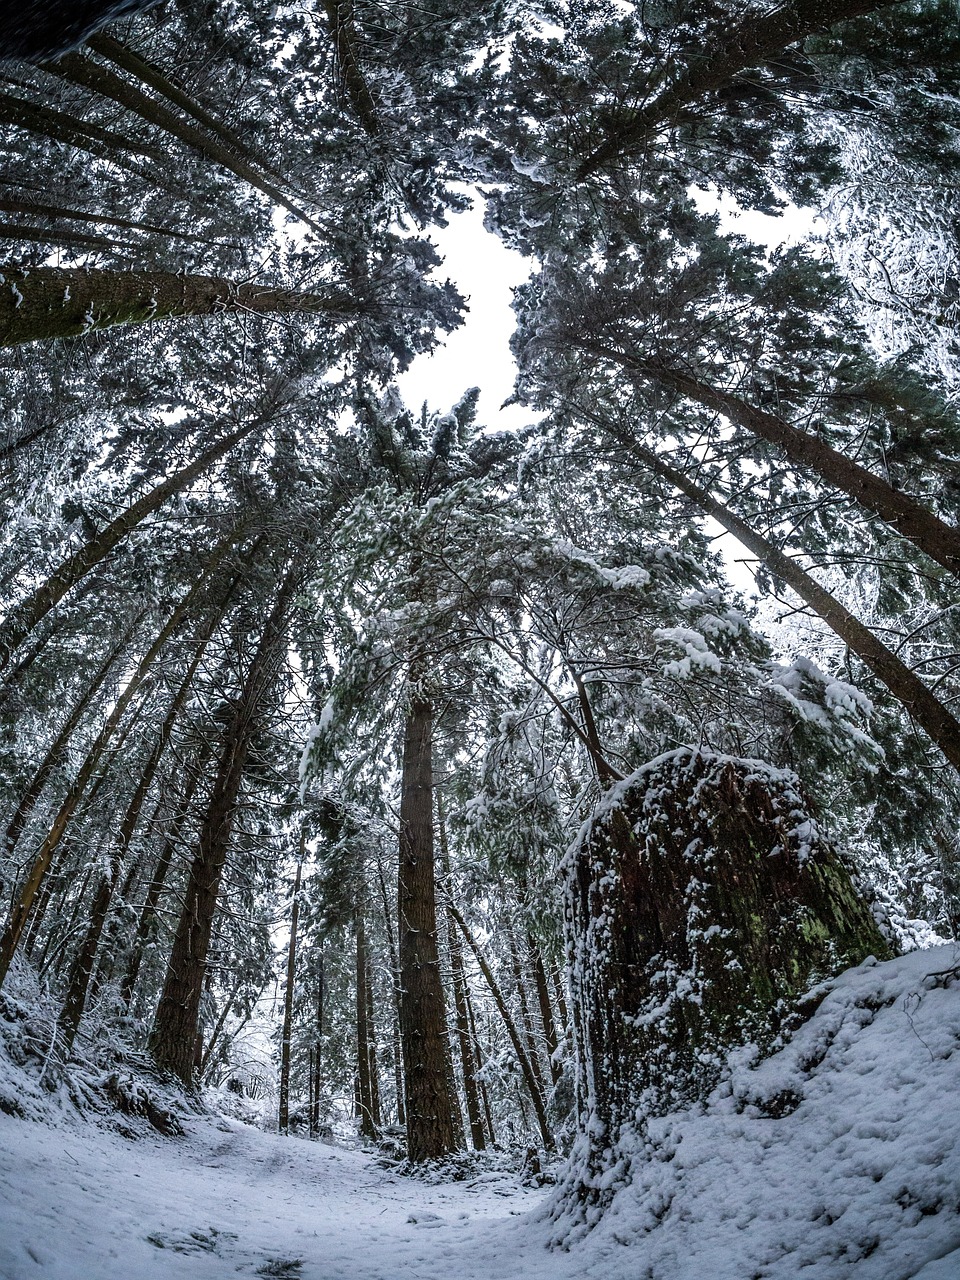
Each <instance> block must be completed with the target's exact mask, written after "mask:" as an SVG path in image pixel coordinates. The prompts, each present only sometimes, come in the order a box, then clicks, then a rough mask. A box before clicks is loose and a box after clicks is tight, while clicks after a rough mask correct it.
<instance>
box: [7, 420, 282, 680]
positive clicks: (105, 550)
mask: <svg viewBox="0 0 960 1280" xmlns="http://www.w3.org/2000/svg"><path fill="white" fill-rule="evenodd" d="M261 425H262V420H261V419H259V418H257V419H255V420H254V421H253V422H252V423H247V424H246V425H245V426H244V427H241V428H240V429H239V430H237V431H233V432H231V433H230V435H229V436H227V437H226V438H225V439H222V440H218V441H217V443H216V444H215V445H213V446H211V448H209V449H207V450H205V452H203V453H202V454H201V455H200V457H199V458H196V459H195V460H194V461H193V462H191V463H190V464H189V465H188V466H186V467H183V468H182V469H181V470H180V471H177V472H175V473H174V475H172V476H170V477H168V478H167V479H166V480H164V481H162V482H161V483H160V484H158V485H156V486H155V487H154V488H153V489H151V490H150V492H149V493H146V494H144V495H143V497H142V498H138V499H137V500H136V502H133V503H131V505H130V506H129V507H127V509H126V511H124V512H123V513H122V514H121V515H119V516H117V518H116V519H115V520H112V521H111V522H110V524H108V525H107V526H106V528H104V529H102V530H101V531H100V532H99V533H98V534H96V535H95V536H94V537H93V538H91V539H90V540H89V541H88V542H87V543H86V545H85V546H83V547H81V548H80V549H79V551H76V552H74V554H73V555H72V556H70V557H69V559H67V560H64V562H63V563H62V564H61V565H60V567H59V568H58V569H56V570H54V572H53V573H52V574H51V575H50V577H49V578H47V580H46V581H45V582H44V583H42V584H41V585H40V586H39V587H37V588H36V589H35V590H34V591H33V593H32V594H31V595H29V596H27V598H26V599H25V600H21V602H20V603H19V604H17V605H14V607H13V608H12V609H11V610H10V612H9V613H8V614H7V616H6V617H5V618H4V620H3V622H2V623H0V669H2V668H3V667H5V666H6V665H7V663H8V662H9V661H10V658H11V656H12V654H13V653H14V651H15V650H16V649H17V647H18V646H19V645H21V644H23V642H24V640H25V639H26V638H27V636H28V635H29V634H30V633H31V631H32V630H33V628H34V627H35V626H36V625H37V623H38V622H40V621H41V620H42V619H43V618H45V617H46V615H47V614H48V613H49V612H50V610H51V609H53V608H54V607H55V606H56V605H57V604H59V602H60V601H61V600H62V599H63V597H64V596H65V595H66V594H67V592H68V591H69V590H70V589H71V588H72V587H75V586H76V585H77V583H78V582H80V581H81V580H82V579H83V578H84V577H85V576H86V575H87V574H88V573H89V572H90V571H91V569H94V568H96V566H97V565H98V564H100V563H101V561H103V560H105V559H106V557H107V556H108V555H109V554H110V552H111V551H113V550H114V548H116V547H117V546H118V545H119V544H120V543H121V542H122V541H123V539H124V538H125V537H126V536H127V535H128V534H129V533H131V532H132V531H133V530H134V529H135V528H136V527H137V525H138V524H140V523H141V521H143V520H145V519H146V517H147V516H149V515H152V514H153V512H154V511H156V510H157V509H158V508H159V507H161V506H162V505H163V503H164V502H166V500H167V499H168V498H170V497H172V496H173V495H174V494H175V493H177V492H179V491H180V490H181V489H184V488H186V487H187V486H188V485H189V484H192V483H193V481H194V480H196V479H198V478H199V477H200V476H201V475H202V474H203V473H204V471H206V470H207V469H208V468H209V467H212V466H213V465H214V463H216V462H218V461H219V460H220V459H221V458H222V457H224V455H225V454H227V453H229V451H230V449H232V448H233V446H234V445H235V444H237V443H239V441H240V440H242V439H243V438H244V437H245V436H248V435H249V434H250V433H251V432H252V431H254V430H255V429H256V427H258V426H261ZM236 537H237V535H236V534H231V535H230V536H228V537H227V538H225V539H224V540H223V541H222V542H221V543H220V544H219V546H218V547H217V549H216V551H215V552H214V558H213V561H212V564H216V563H217V562H219V560H221V559H222V558H223V556H224V555H225V554H226V553H227V551H229V549H230V547H231V546H232V545H233V543H234V542H235V541H236Z"/></svg>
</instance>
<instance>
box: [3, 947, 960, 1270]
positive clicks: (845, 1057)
mask: <svg viewBox="0 0 960 1280" xmlns="http://www.w3.org/2000/svg"><path fill="white" fill-rule="evenodd" d="M821 997H822V998H821ZM818 998H820V1003H819V1005H818V1007H817V1009H816V1012H815V1013H814V1014H813V1015H812V1017H810V1019H809V1021H808V1022H806V1023H805V1024H804V1025H803V1026H802V1027H800V1028H799V1029H798V1030H797V1032H796V1033H795V1034H794V1036H793V1038H792V1039H791V1040H790V1041H789V1042H788V1043H787V1044H786V1045H785V1046H784V1048H783V1049H781V1050H780V1051H779V1052H778V1053H776V1054H773V1055H772V1056H771V1057H769V1058H766V1059H764V1060H761V1061H756V1060H755V1058H754V1055H753V1054H752V1053H750V1052H749V1051H744V1052H743V1053H740V1054H739V1055H735V1057H734V1058H733V1059H731V1062H730V1065H729V1077H728V1078H727V1079H726V1081H725V1082H724V1083H723V1084H721V1085H720V1086H719V1087H718V1088H717V1090H716V1091H715V1092H714V1094H713V1095H712V1097H711V1098H710V1100H709V1102H708V1103H707V1104H706V1106H704V1107H702V1108H699V1107H695V1108H692V1109H690V1110H688V1111H682V1112H674V1113H671V1114H669V1115H666V1116H663V1117H661V1118H659V1119H651V1120H650V1121H649V1122H648V1124H647V1126H646V1134H647V1139H646V1145H645V1146H641V1145H639V1144H638V1148H637V1152H636V1156H637V1159H636V1162H635V1165H634V1167H633V1169H632V1179H631V1180H630V1182H629V1185H626V1186H624V1187H623V1188H622V1189H621V1190H620V1191H619V1192H618V1193H617V1194H616V1195H615V1197H614V1200H613V1203H612V1205H611V1206H610V1208H609V1209H608V1210H607V1212H606V1213H605V1215H604V1216H603V1218H602V1220H601V1221H600V1223H599V1224H598V1225H597V1226H596V1227H595V1228H594V1229H593V1230H592V1231H590V1232H589V1233H585V1232H584V1230H583V1228H582V1226H581V1227H577V1226H575V1225H574V1223H573V1222H572V1221H571V1219H569V1218H566V1219H564V1220H562V1221H561V1222H550V1221H548V1220H547V1215H546V1214H545V1213H544V1212H543V1210H544V1208H545V1205H546V1203H547V1201H548V1198H549V1196H550V1190H549V1189H536V1188H530V1187H525V1186H523V1185H522V1184H521V1182H520V1180H519V1179H518V1176H517V1175H516V1174H514V1173H506V1172H496V1171H492V1170H488V1171H486V1172H483V1173H479V1174H478V1175H477V1176H475V1177H473V1178H472V1179H468V1180H466V1181H463V1182H445V1183H440V1184H428V1183H426V1182H425V1181H423V1180H421V1179H418V1178H408V1177H401V1176H399V1175H398V1174H397V1173H396V1172H394V1171H393V1170H392V1169H390V1168H385V1167H383V1166H382V1165H381V1164H378V1163H377V1161H376V1160H375V1159H374V1158H373V1157H372V1156H371V1155H370V1154H368V1153H366V1152H363V1151H358V1150H348V1149H345V1148H342V1147H334V1146H328V1145H325V1144H322V1143H316V1142H308V1141H305V1140H303V1139H299V1138H281V1137H279V1136H278V1135H276V1134H272V1133H264V1132H262V1131H261V1130H259V1129H256V1128H253V1127H251V1126H248V1125H245V1124H242V1123H241V1122H240V1121H238V1120H233V1119H227V1118H223V1117H220V1116H216V1115H210V1114H207V1115H204V1116H196V1115H192V1116H187V1117H186V1119H185V1125H186V1129H187V1133H186V1135H185V1136H183V1137H178V1138H161V1137H159V1136H158V1135H157V1134H156V1133H155V1132H154V1131H153V1130H147V1122H146V1121H142V1122H141V1127H142V1131H141V1136H140V1137H139V1138H137V1139H136V1140H132V1139H131V1138H127V1137H124V1136H123V1135H122V1133H121V1132H119V1131H118V1129H119V1127H120V1126H124V1127H126V1128H128V1129H129V1124H128V1121H127V1119H126V1118H120V1117H117V1116H114V1118H113V1119H112V1120H110V1119H107V1118H105V1117H101V1118H100V1119H99V1120H98V1121H97V1122H96V1123H91V1122H84V1121H81V1120H80V1119H79V1118H78V1116H77V1114H76V1112H75V1111H72V1110H71V1108H70V1104H69V1103H68V1102H67V1101H66V1099H65V1097H64V1092H63V1091H61V1092H60V1093H59V1094H53V1095H51V1094H42V1093H41V1092H40V1091H39V1090H38V1088H37V1085H36V1083H35V1077H32V1076H30V1075H28V1073H26V1072H25V1071H22V1070H20V1069H18V1068H13V1067H12V1066H8V1068H7V1076H6V1078H4V1077H3V1072H2V1070H0V1086H3V1088H5V1089H6V1093H4V1092H3V1091H2V1090H0V1103H2V1102H3V1101H4V1099H5V1098H6V1099H7V1105H8V1106H10V1105H11V1104H12V1102H13V1101H17V1102H18V1103H19V1105H20V1106H21V1107H22V1109H23V1111H24V1114H28V1113H29V1112H31V1111H32V1113H33V1116H34V1118H33V1119H30V1120H21V1119H14V1118H13V1117H11V1116H9V1115H5V1114H3V1113H2V1112H0V1280H225V1278H226V1277H228V1276H229V1277H243V1276H273V1277H281V1278H282V1277H286V1278H287V1280H797V1277H799V1276H803V1277H804V1280H960V1198H958V1188H960V1111H958V1109H957V1106H956V1098H957V1096H958V1095H960V948H958V946H957V944H955V943H954V944H949V945H946V946H941V947H936V948H933V949H931V950H927V951H915V952H912V953H911V954H909V955H906V956H902V957H900V958H899V959H896V960H890V961H886V962H884V963H881V964H878V963H877V962H876V961H874V960H872V959H870V960H868V961H866V962H864V964H863V965H860V966H858V967H857V968H856V969H850V970H848V971H847V972H846V973H844V974H843V975H842V976H841V977H839V978H837V979H836V980H834V981H833V982H832V983H830V984H827V985H825V986H824V987H823V988H821V989H820V990H819V992H818ZM0 1065H2V1064H0ZM31 1080H33V1083H32V1084H31ZM57 1108H59V1110H58V1109H57ZM50 1121H54V1123H51V1122H50ZM144 1130H146V1131H147V1132H146V1133H145V1135H144V1134H143V1131H144ZM556 1232H559V1233H560V1235H561V1237H562V1238H563V1240H564V1243H565V1244H568V1245H569V1246H570V1247H569V1251H564V1250H558V1249H554V1250H550V1249H549V1248H547V1247H546V1246H547V1241H548V1239H549V1237H550V1235H551V1234H553V1233H556Z"/></svg>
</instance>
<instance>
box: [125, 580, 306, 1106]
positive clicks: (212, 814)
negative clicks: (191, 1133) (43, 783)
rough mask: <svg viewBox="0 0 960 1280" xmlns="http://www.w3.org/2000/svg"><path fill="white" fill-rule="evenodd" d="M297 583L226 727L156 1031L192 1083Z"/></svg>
mask: <svg viewBox="0 0 960 1280" xmlns="http://www.w3.org/2000/svg"><path fill="white" fill-rule="evenodd" d="M295 582H296V575H295V573H293V572H291V573H289V574H288V575H287V577H286V579H285V580H284V582H283V585H282V586H281V588H280V590H279V592H278V594H277V598H276V601H275V603H274V606H273V609H272V611H271V613H270V615H269V617H268V618H267V620H266V623H265V625H264V629H263V632H262V634H261V636H260V640H259V643H258V644H257V648H256V650H255V652H254V654H253V657H252V659H251V662H250V666H249V668H248V670H247V674H246V677H245V679H244V682H243V685H242V687H241V689H240V693H239V695H238V697H237V699H236V702H235V705H234V710H233V714H232V715H231V717H230V720H229V723H228V725H227V728H226V731H225V733H224V737H223V743H222V746H221V750H220V758H219V760H218V762H217V771H216V776H215V777H214V781H213V786H212V789H211V793H210V798H209V801H208V805H207V811H206V814H205V815H204V819H203V823H202V825H201V828H200V833H199V837H198V841H197V851H196V854H195V856H194V859H193V863H192V865H191V867H190V873H189V876H188V879H187V885H186V889H185V893H184V900H183V909H182V911H181V913H180V922H179V924H178V926H177V932H176V935H175V937H174V941H173V949H172V951H171V954H170V960H169V963H168V966H167V974H166V979H165V981H164V986H163V992H162V994H161V996H160V1003H159V1005H158V1006H157V1013H156V1017H155V1019H154V1024H153V1030H152V1032H151V1035H150V1051H151V1053H152V1054H153V1058H154V1061H155V1062H156V1064H157V1067H158V1068H159V1070H161V1071H164V1072H169V1073H170V1074H172V1075H174V1076H176V1077H178V1079H179V1080H180V1081H181V1082H182V1083H183V1084H184V1085H185V1086H186V1087H187V1088H189V1089H192V1088H193V1087H194V1068H195V1046H196V1040H197V1034H198V1028H199V1020H200V1001H201V997H202V994H203V981H204V978H205V976H206V971H207V952H208V951H209V948H210V939H211V937H212V934H213V923H214V919H215V917H216V911H217V903H218V899H219V895H220V881H221V878H222V876H223V869H224V866H225V864H226V859H227V852H228V850H229V847H230V838H231V836H232V834H233V824H234V820H235V818H236V812H237V804H238V801H239V798H240V787H241V784H242V782H243V774H244V769H245V767H246V763H247V756H248V754H249V751H250V745H251V742H252V740H253V737H254V735H255V733H256V731H257V728H258V725H259V723H260V719H261V716H262V714H263V713H264V711H265V708H266V702H267V695H268V692H269V690H270V688H271V686H272V684H273V680H274V678H275V676H276V672H277V668H278V666H279V664H280V660H281V657H282V650H283V638H284V634H285V620H286V615H287V610H288V608H289V604H290V598H291V596H292V594H293V589H294V585H295Z"/></svg>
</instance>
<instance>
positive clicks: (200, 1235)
mask: <svg viewBox="0 0 960 1280" xmlns="http://www.w3.org/2000/svg"><path fill="white" fill-rule="evenodd" d="M236 1238H237V1237H236V1236H235V1235H234V1233H233V1232H232V1231H218V1230H217V1228H216V1227H208V1228H207V1230H206V1231H186V1232H183V1233H181V1234H179V1235H177V1234H174V1235H162V1234H161V1233H160V1232H159V1231H155V1232H154V1233H153V1235H149V1236H147V1240H148V1241H149V1242H150V1244H152V1245H154V1247H155V1248H157V1249H172V1250H173V1252H174V1253H219V1252H220V1250H221V1248H222V1246H223V1245H229V1244H230V1243H231V1242H232V1241H234V1240H236Z"/></svg>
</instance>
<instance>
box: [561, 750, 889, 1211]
mask: <svg viewBox="0 0 960 1280" xmlns="http://www.w3.org/2000/svg"><path fill="white" fill-rule="evenodd" d="M567 867H568V873H567V884H566V905H565V918H566V921H567V927H568V948H569V954H570V957H571V974H572V978H571V981H572V984H573V985H572V994H573V1003H574V1039H575V1045H576V1070H577V1094H578V1111H579V1123H580V1131H581V1133H582V1134H583V1135H584V1142H583V1143H581V1144H579V1145H578V1150H577V1156H576V1157H575V1159H574V1162H573V1163H572V1165H571V1167H570V1174H569V1176H570V1178H571V1183H572V1184H573V1185H574V1188H575V1194H576V1196H577V1197H578V1198H579V1199H581V1200H585V1201H586V1202H587V1203H590V1204H592V1205H594V1206H598V1207H602V1206H603V1205H604V1204H605V1203H607V1202H608V1201H609V1199H610V1197H611V1195H612V1194H613V1183H612V1178H611V1172H612V1170H613V1169H614V1168H615V1166H616V1164H617V1162H618V1160H620V1159H621V1158H623V1157H624V1156H625V1155H626V1154H627V1153H628V1152H632V1151H636V1149H637V1148H636V1146H635V1144H636V1143H637V1141H638V1137H637V1129H638V1123H639V1121H640V1120H641V1117H642V1116H643V1115H647V1116H649V1115H658V1114H663V1113H664V1112H666V1111H670V1110H673V1109H676V1108H678V1107H683V1106H688V1105H690V1104H691V1103H692V1102H694V1101H695V1100H697V1099H701V1098H703V1097H705V1096H706V1095H707V1094H708V1093H709V1091H710V1090H711V1089H712V1088H713V1087H714V1086H715V1085H716V1083H717V1081H718V1079H719V1078H720V1075H721V1074H722V1071H723V1068H724V1065H725V1062H726V1057H727V1054H728V1053H729V1051H730V1050H732V1049H734V1048H737V1047H739V1046H741V1045H747V1044H751V1045H757V1046H759V1048H760V1049H761V1051H769V1050H770V1049H771V1048H772V1047H773V1046H774V1045H775V1043H776V1037H777V1035H778V1033H779V1032H780V1031H781V1030H782V1029H783V1027H784V1025H785V1022H786V1019H787V1018H788V1017H789V1016H790V1015H791V1014H793V1013H794V1011H795V1010H796V1008H797V1005H798V1002H799V1001H800V999H801V997H802V996H803V995H804V994H805V993H806V992H807V991H809V989H810V988H811V987H812V986H813V985H814V984H816V983H817V982H820V981H823V980H824V979H828V978H831V977H833V976H834V975H836V974H837V973H839V972H840V971H841V970H843V969H845V968H847V967H848V966H849V965H854V964H860V963H861V961H863V960H864V959H865V958H866V957H867V956H868V955H871V954H872V955H874V956H876V957H877V958H878V959H881V960H883V959H887V958H888V957H889V954H890V953H889V949H888V947H887V944H886V943H885V941H884V939H883V937H882V935H881V934H880V932H879V930H878V928H877V925H876V922H875V921H874V919H873V916H872V914H871V911H870V908H869V906H868V905H867V904H866V903H865V902H863V901H862V900H861V899H860V898H859V896H858V895H857V892H856V890H855V889H854V886H853V884H852V882H851V879H850V875H849V872H848V871H847V870H846V868H845V867H844V865H843V863H842V862H841V861H840V859H839V858H838V857H837V855H836V853H835V852H834V850H833V849H832V848H831V847H830V845H829V844H828V843H827V841H826V840H825V838H824V837H823V835H822V833H821V832H820V830H819V828H818V826H817V824H816V821H815V820H813V816H812V813H811V810H810V808H809V806H808V804H807V803H806V799H805V797H804V794H803V788H802V786H801V784H800V782H799V780H798V779H797V778H796V777H795V776H793V775H790V774H788V773H785V771H784V770H781V769H775V768H772V767H769V766H767V765H764V764H763V763H762V762H760V761H757V760H737V759H734V758H731V757H730V756H722V755H716V754H714V753H713V752H709V751H701V750H695V749H692V748H680V749H679V750H677V751H673V752H670V753H668V754H666V755H664V756H660V757H658V758H657V759H656V760H654V761H652V762H651V763H650V764H649V765H646V766H643V767H641V768H640V769H638V770H637V771H636V773H635V774H633V775H632V776H631V778H629V779H628V780H627V782H626V783H625V784H624V785H623V787H622V788H618V789H617V792H616V793H610V794H609V795H608V796H607V797H605V798H604V800H603V802H602V804H601V806H600V807H598V809H597V811H596V813H595V814H594V815H593V817H592V819H591V820H590V821H589V822H588V823H587V824H585V826H584V827H583V828H582V831H581V834H580V836H579V837H578V840H577V842H576V844H575V846H574V847H573V848H572V849H571V852H570V854H569V855H568V858H567ZM797 1101H799V1099H798V1100H797ZM771 1107H772V1109H771V1111H770V1112H768V1114H771V1115H777V1114H783V1111H784V1110H789V1109H790V1102H789V1098H783V1099H782V1100H781V1101H780V1102H774V1101H773V1100H771ZM781 1107H782V1108H783V1110H781V1109H780V1108H781Z"/></svg>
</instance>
